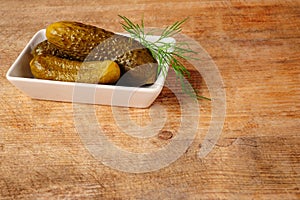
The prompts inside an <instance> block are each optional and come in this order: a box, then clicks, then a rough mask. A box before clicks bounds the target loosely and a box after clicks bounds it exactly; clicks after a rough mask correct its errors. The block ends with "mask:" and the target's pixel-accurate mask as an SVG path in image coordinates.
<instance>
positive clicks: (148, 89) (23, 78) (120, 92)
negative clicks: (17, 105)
mask: <svg viewBox="0 0 300 200" xmlns="http://www.w3.org/2000/svg"><path fill="white" fill-rule="evenodd" d="M158 37H159V36H149V37H147V40H150V41H156V40H157V39H158ZM44 40H46V36H45V29H42V30H40V31H38V32H37V33H36V34H35V35H34V36H33V37H32V39H31V40H30V41H29V43H28V44H27V45H26V47H25V48H24V49H23V51H22V52H21V54H20V55H19V56H18V58H17V59H16V61H15V62H14V63H13V64H12V66H11V67H10V68H9V70H8V72H7V74H6V78H7V79H8V80H9V81H10V82H11V83H12V84H13V85H15V86H16V87H17V88H18V89H20V90H21V91H23V92H24V93H25V94H27V95H28V96H30V97H31V98H34V99H43V100H52V101H64V102H76V103H87V104H101V105H111V106H123V107H137V108H146V107H149V106H150V105H151V104H152V103H153V102H154V100H155V99H156V98H157V96H158V95H159V93H160V92H161V90H162V87H163V85H164V82H165V78H166V75H165V74H163V73H160V74H159V76H158V78H157V80H156V82H155V83H154V84H152V85H150V86H145V87H125V86H115V85H101V84H88V83H74V82H63V81H52V80H42V79H35V78H34V77H33V75H32V74H31V71H30V66H29V62H30V60H31V59H32V55H31V51H32V50H33V48H34V47H35V46H36V45H37V44H38V43H40V42H42V41H44ZM164 42H168V43H173V44H174V43H175V39H174V38H167V39H166V40H165V41H164ZM166 67H168V66H166Z"/></svg>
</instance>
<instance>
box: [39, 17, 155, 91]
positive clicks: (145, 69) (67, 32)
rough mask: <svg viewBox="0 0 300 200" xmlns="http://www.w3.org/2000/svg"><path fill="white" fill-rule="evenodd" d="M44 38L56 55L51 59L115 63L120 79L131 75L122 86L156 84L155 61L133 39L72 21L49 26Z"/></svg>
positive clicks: (148, 52)
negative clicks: (110, 61) (108, 61)
mask: <svg viewBox="0 0 300 200" xmlns="http://www.w3.org/2000/svg"><path fill="white" fill-rule="evenodd" d="M46 37H47V40H48V42H49V43H50V44H51V45H53V46H52V47H54V48H56V49H57V50H53V49H52V50H51V51H52V52H55V53H51V55H55V56H58V57H63V58H68V59H72V60H79V61H83V60H85V61H104V60H112V61H115V62H116V63H117V64H118V65H119V67H120V70H121V75H123V74H125V73H126V72H128V71H130V73H129V74H128V76H125V77H124V79H123V81H122V85H128V86H141V85H147V84H153V83H154V82H155V81H156V78H157V71H158V67H157V61H156V60H155V59H154V58H153V56H152V54H151V52H150V51H149V50H148V49H147V48H146V47H144V46H143V45H142V44H140V43H139V42H138V41H136V40H133V39H132V38H129V37H125V36H122V35H118V34H115V33H113V32H110V31H107V30H104V29H101V28H98V27H95V26H92V25H86V24H82V23H79V22H72V21H61V22H55V23H53V24H50V25H49V26H48V27H47V28H46ZM48 45H49V44H48ZM45 47H47V46H44V47H43V48H45ZM52 47H51V48H52ZM51 51H50V52H51ZM135 68H138V69H135ZM134 79H136V80H137V81H136V83H135V80H134Z"/></svg>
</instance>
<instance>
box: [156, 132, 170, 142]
mask: <svg viewBox="0 0 300 200" xmlns="http://www.w3.org/2000/svg"><path fill="white" fill-rule="evenodd" d="M172 137H173V133H172V132H171V131H160V132H159V133H158V138H159V139H162V140H169V139H171V138H172Z"/></svg>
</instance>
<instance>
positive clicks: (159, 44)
mask: <svg viewBox="0 0 300 200" xmlns="http://www.w3.org/2000/svg"><path fill="white" fill-rule="evenodd" d="M119 17H121V18H122V19H123V20H124V22H123V23H121V25H122V27H123V29H124V30H125V31H127V32H128V33H129V34H130V35H131V37H132V38H134V39H136V40H138V41H139V42H140V43H141V44H142V45H144V46H145V47H146V48H148V49H149V50H150V52H151V54H152V56H153V57H154V58H155V59H156V60H157V61H158V72H160V71H162V73H163V74H164V75H166V74H167V68H166V65H165V63H170V66H171V68H172V69H173V70H174V72H175V74H176V77H177V78H178V80H179V81H180V84H181V88H182V90H183V92H185V93H186V94H188V95H189V96H191V97H193V98H196V99H199V98H201V99H206V100H210V99H209V98H207V97H203V96H201V95H198V94H197V92H196V91H195V90H194V89H193V88H192V87H190V85H189V84H187V83H186V79H185V77H187V78H190V72H189V71H188V70H187V69H186V68H185V66H184V65H183V63H182V62H181V61H180V59H184V60H189V59H197V58H195V57H192V56H190V54H197V52H195V51H193V50H192V49H191V48H190V47H189V45H188V44H186V43H182V42H176V43H175V44H170V43H166V42H164V40H165V39H166V38H169V37H173V36H175V35H176V34H178V33H179V32H181V30H182V29H181V25H182V24H183V23H184V22H185V21H186V20H187V19H184V20H182V21H177V22H175V23H174V24H173V25H171V26H167V27H166V28H165V29H163V31H162V33H161V35H160V37H159V39H158V40H157V41H155V42H151V41H148V40H146V37H147V35H150V34H149V33H145V27H144V21H143V20H141V24H134V23H133V22H132V21H131V20H129V19H128V18H127V17H125V16H121V15H119ZM170 48H172V51H170Z"/></svg>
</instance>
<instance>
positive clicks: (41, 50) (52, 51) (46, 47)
mask: <svg viewBox="0 0 300 200" xmlns="http://www.w3.org/2000/svg"><path fill="white" fill-rule="evenodd" d="M31 54H32V55H33V56H37V55H52V56H57V57H60V58H66V59H69V60H77V61H84V59H85V57H86V56H72V55H69V54H68V53H66V52H64V51H63V50H61V49H59V48H57V47H56V46H54V45H53V44H52V43H50V42H49V41H48V40H44V41H42V42H40V43H39V44H37V45H36V46H35V47H34V49H33V50H32V52H31Z"/></svg>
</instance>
